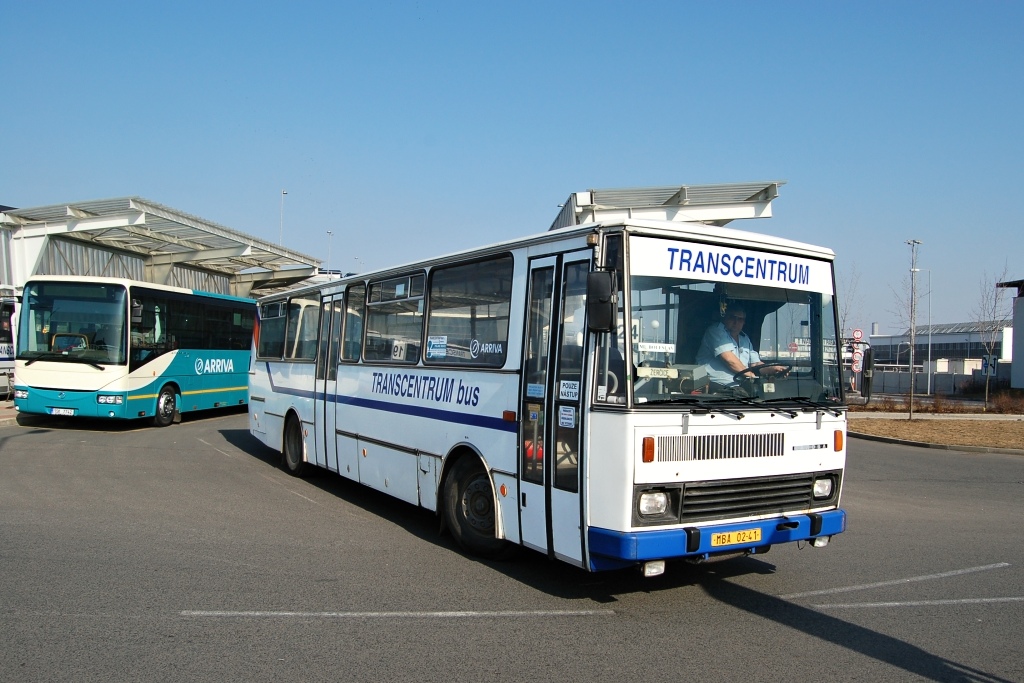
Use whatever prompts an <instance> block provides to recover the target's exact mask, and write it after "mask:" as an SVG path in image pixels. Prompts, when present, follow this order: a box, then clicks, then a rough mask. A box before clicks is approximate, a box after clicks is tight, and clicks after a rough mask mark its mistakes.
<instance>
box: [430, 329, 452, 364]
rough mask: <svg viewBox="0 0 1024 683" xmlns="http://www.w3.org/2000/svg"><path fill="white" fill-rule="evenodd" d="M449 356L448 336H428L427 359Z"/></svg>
mask: <svg viewBox="0 0 1024 683" xmlns="http://www.w3.org/2000/svg"><path fill="white" fill-rule="evenodd" d="M447 356H448V336H447V335H440V336H437V337H427V360H435V359H441V360H443V359H445V358H447Z"/></svg>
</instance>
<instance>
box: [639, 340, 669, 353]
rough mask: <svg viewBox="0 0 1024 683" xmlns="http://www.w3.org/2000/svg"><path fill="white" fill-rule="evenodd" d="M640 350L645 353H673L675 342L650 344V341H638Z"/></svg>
mask: <svg viewBox="0 0 1024 683" xmlns="http://www.w3.org/2000/svg"><path fill="white" fill-rule="evenodd" d="M637 347H638V348H639V350H640V351H646V352H647V353H675V352H676V345H675V344H652V343H651V342H640V343H639V344H637Z"/></svg>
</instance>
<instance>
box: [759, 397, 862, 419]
mask: <svg viewBox="0 0 1024 683" xmlns="http://www.w3.org/2000/svg"><path fill="white" fill-rule="evenodd" d="M786 401H792V402H793V403H798V404H800V405H802V406H808V407H809V408H819V409H821V410H827V411H828V412H830V413H832V416H833V417H839V416H840V415H842V414H843V413H842V411H839V410H836V409H835V408H833V407H832V406H829V405H826V404H824V403H822V402H821V401H812V400H811V399H809V398H808V397H806V396H787V397H785V398H766V399H763V400H762V401H761V403H784V402H786Z"/></svg>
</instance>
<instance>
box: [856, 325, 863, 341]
mask: <svg viewBox="0 0 1024 683" xmlns="http://www.w3.org/2000/svg"><path fill="white" fill-rule="evenodd" d="M863 338H864V330H862V329H860V328H859V327H857V328H855V329H854V330H853V341H860V340H861V339H863Z"/></svg>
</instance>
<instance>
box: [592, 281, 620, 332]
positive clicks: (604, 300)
mask: <svg viewBox="0 0 1024 683" xmlns="http://www.w3.org/2000/svg"><path fill="white" fill-rule="evenodd" d="M615 290H616V287H615V273H614V272H612V271H607V270H599V271H594V272H592V273H587V329H589V330H590V331H591V332H614V331H615V329H616V328H617V326H618V325H617V319H618V316H617V315H616V314H617V311H616V306H615V305H616V301H615Z"/></svg>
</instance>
